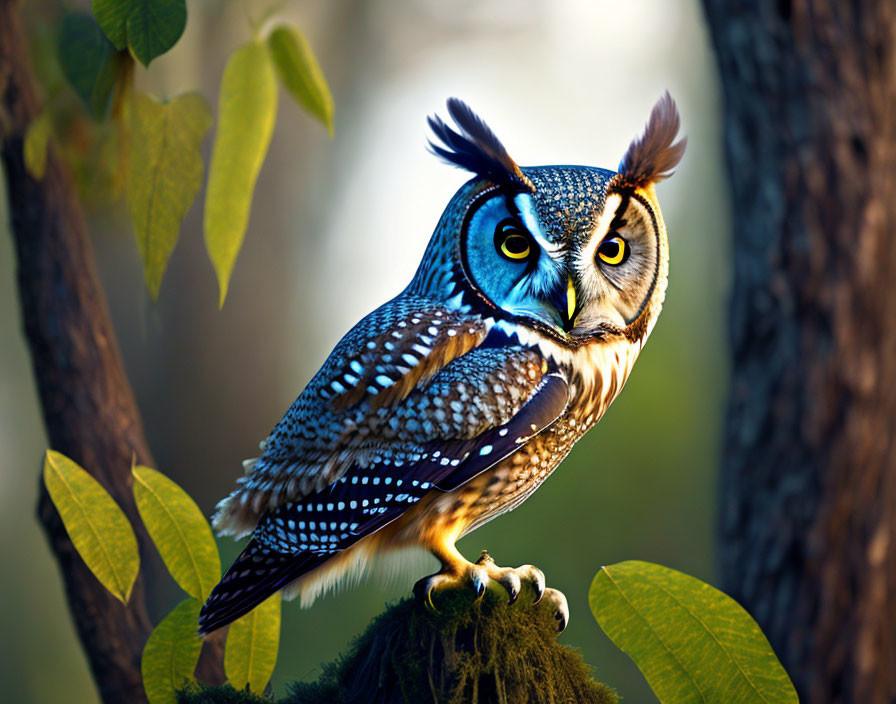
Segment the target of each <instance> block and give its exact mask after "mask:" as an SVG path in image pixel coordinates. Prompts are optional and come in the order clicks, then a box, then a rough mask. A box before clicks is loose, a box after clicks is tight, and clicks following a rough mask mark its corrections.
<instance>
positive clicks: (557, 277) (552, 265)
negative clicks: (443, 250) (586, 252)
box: [462, 191, 578, 335]
mask: <svg viewBox="0 0 896 704" xmlns="http://www.w3.org/2000/svg"><path fill="white" fill-rule="evenodd" d="M526 198H528V196H525V195H517V196H515V197H513V196H509V195H506V194H505V193H503V192H501V191H494V192H491V193H489V194H486V195H485V196H484V199H483V201H482V202H481V203H474V205H473V208H474V210H472V214H471V216H470V217H469V218H468V221H467V227H466V231H465V232H464V236H463V238H462V249H463V259H464V262H465V265H466V267H467V270H468V273H469V276H470V279H471V280H472V281H473V282H474V283H475V284H476V286H477V287H478V288H479V290H480V292H481V293H482V294H484V295H485V296H486V297H487V298H488V299H489V301H491V302H492V304H493V305H495V306H496V307H497V308H500V309H501V310H503V311H505V312H507V313H509V314H510V315H512V316H514V317H517V318H520V319H522V320H526V319H534V320H536V321H538V323H539V324H541V325H545V326H547V327H549V328H550V329H552V330H554V331H555V332H556V333H558V334H560V335H566V334H567V333H569V332H570V331H571V330H572V329H573V328H574V321H575V318H576V314H577V312H578V285H577V284H576V282H575V280H574V274H575V272H570V271H569V270H568V266H567V262H566V252H565V248H564V247H563V246H562V245H558V244H556V243H552V242H551V241H549V240H548V239H547V238H546V237H545V236H544V233H543V232H542V230H541V228H540V227H539V226H538V223H537V222H536V220H535V218H534V217H533V216H532V210H531V208H530V207H528V204H527V203H526V202H525V199H526Z"/></svg>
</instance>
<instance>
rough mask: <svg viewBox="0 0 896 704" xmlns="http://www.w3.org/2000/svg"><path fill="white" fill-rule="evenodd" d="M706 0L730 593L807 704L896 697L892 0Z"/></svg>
mask: <svg viewBox="0 0 896 704" xmlns="http://www.w3.org/2000/svg"><path fill="white" fill-rule="evenodd" d="M704 5H705V9H706V14H707V17H708V20H709V25H710V30H711V34H712V40H713V42H714V44H715V49H716V53H717V57H718V65H719V72H720V76H721V83H722V89H723V94H724V111H725V117H724V121H725V122H724V126H725V129H724V135H725V151H726V156H727V160H728V167H729V170H730V178H731V194H732V216H733V217H732V220H733V223H734V233H733V253H734V286H733V292H732V302H731V327H730V339H731V355H732V387H731V395H730V400H729V406H728V418H727V427H726V433H725V435H726V438H725V439H726V448H725V452H724V454H725V459H724V462H723V474H722V488H721V493H722V496H721V508H720V511H721V516H720V528H721V550H720V558H721V570H722V580H723V586H724V588H725V589H726V590H727V591H728V592H729V593H730V594H732V595H733V596H734V597H735V598H736V599H738V600H739V601H740V602H741V603H742V604H743V605H744V606H745V607H746V608H747V609H748V610H749V611H750V612H751V613H752V614H753V615H754V616H755V617H756V619H757V620H758V622H759V625H760V626H761V627H762V628H763V630H764V631H765V632H766V634H767V635H768V637H769V639H770V640H771V643H772V645H773V647H774V648H775V650H776V652H777V653H778V655H779V656H780V658H781V660H782V661H783V663H784V666H785V667H786V668H787V669H788V671H789V672H790V674H791V676H792V678H793V679H794V682H795V683H796V685H797V689H798V690H799V692H800V695H801V698H802V700H803V701H808V702H861V703H862V704H876V703H879V702H892V701H896V598H894V596H896V477H894V472H896V451H894V436H896V286H894V285H893V283H894V281H896V39H894V38H896V3H893V2H889V1H887V2H874V1H872V0H855V1H854V2H850V3H845V2H841V1H839V0H815V1H813V0H777V1H775V2H772V1H771V0H760V1H758V2H741V1H739V0H704Z"/></svg>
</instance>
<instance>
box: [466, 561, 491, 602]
mask: <svg viewBox="0 0 896 704" xmlns="http://www.w3.org/2000/svg"><path fill="white" fill-rule="evenodd" d="M470 581H471V582H473V589H474V591H475V592H476V600H477V601H479V599H481V598H482V595H483V594H485V588H486V587H487V586H488V583H489V582H490V581H491V579H490V578H489V576H488V572H487V571H486V570H485V569H483V568H482V567H479V566H474V567H473V569H472V570H470Z"/></svg>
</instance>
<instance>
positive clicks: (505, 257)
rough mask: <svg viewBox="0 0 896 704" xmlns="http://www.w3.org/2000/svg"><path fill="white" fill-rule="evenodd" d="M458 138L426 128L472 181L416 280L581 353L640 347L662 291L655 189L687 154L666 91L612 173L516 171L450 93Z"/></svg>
mask: <svg viewBox="0 0 896 704" xmlns="http://www.w3.org/2000/svg"><path fill="white" fill-rule="evenodd" d="M448 112H449V114H450V115H451V117H452V118H453V119H454V121H455V123H457V127H458V129H459V131H455V130H453V129H452V128H450V127H448V126H447V125H446V124H445V123H444V122H442V121H441V120H440V119H439V118H431V119H430V121H429V123H430V127H431V128H432V130H433V132H434V133H435V135H436V136H437V137H438V139H439V140H440V141H441V142H442V144H432V145H431V147H432V150H433V151H434V152H435V153H436V154H437V155H439V156H441V157H442V158H444V159H446V160H447V161H449V162H451V163H453V164H455V165H457V166H460V167H462V168H465V169H467V170H469V171H472V172H473V173H474V174H475V177H474V178H473V179H472V180H471V181H469V182H468V183H467V184H465V185H464V186H463V187H462V188H461V189H460V190H459V191H458V192H457V194H456V195H455V196H454V198H453V199H452V200H451V202H450V203H449V205H448V207H447V208H446V210H445V213H444V215H443V216H442V220H441V221H440V223H439V227H438V228H437V229H436V232H435V234H434V235H433V239H432V242H431V243H430V247H429V249H428V250H427V255H426V256H425V257H424V261H423V264H421V266H420V269H419V270H418V272H417V275H416V277H415V279H414V282H413V283H412V284H411V286H412V288H416V289H417V290H419V291H420V292H421V293H422V292H426V293H429V294H430V295H431V294H438V295H439V297H440V298H444V299H445V300H448V301H451V302H452V303H454V304H455V305H457V306H458V307H460V306H464V307H466V306H470V307H471V308H475V309H477V310H480V311H481V312H486V313H489V314H491V315H494V316H495V317H496V318H498V319H502V320H505V321H507V322H509V323H511V324H514V325H521V326H524V327H528V328H531V329H534V330H536V331H538V332H539V333H541V334H543V335H547V336H549V337H551V338H553V339H555V340H556V341H559V342H562V343H563V344H566V345H571V346H577V345H579V344H583V343H585V342H589V341H591V340H594V339H595V338H615V337H619V336H624V337H626V338H628V339H629V340H632V341H634V340H638V339H641V338H643V337H644V336H646V335H647V334H648V333H649V331H650V329H651V328H652V326H653V323H654V322H655V320H656V317H657V315H658V314H659V309H660V306H661V305H662V301H663V297H664V295H665V289H666V276H667V262H668V243H667V239H666V228H665V225H664V224H663V218H662V215H661V213H660V209H659V205H658V204H657V201H656V195H655V192H654V188H653V187H654V184H655V183H656V182H658V181H660V180H662V179H664V178H666V177H667V176H669V175H670V173H671V170H672V169H673V168H674V167H675V166H676V165H677V163H678V161H679V160H680V159H681V156H682V154H683V153H684V148H685V140H683V139H682V140H679V141H678V142H675V138H676V135H677V133H678V129H679V124H680V119H679V116H678V111H677V110H676V107H675V103H674V102H673V100H672V98H671V97H670V96H669V94H668V93H666V94H665V95H664V96H663V97H662V98H661V99H660V100H659V102H658V103H657V104H656V106H655V107H654V108H653V111H652V113H651V115H650V119H649V120H648V123H647V128H646V130H645V132H644V134H643V136H641V137H640V138H638V139H635V140H634V141H633V142H632V143H631V145H630V146H629V148H628V150H627V152H626V153H625V155H624V156H623V158H622V161H621V163H620V165H619V171H618V172H616V171H609V170H606V169H598V168H592V167H585V166H537V167H522V168H521V167H519V166H518V165H517V164H516V162H514V161H513V159H511V158H510V156H509V155H508V153H507V151H506V150H505V149H504V147H503V145H502V144H501V142H500V141H499V140H498V139H497V137H496V136H495V135H494V133H493V132H492V131H491V130H490V129H489V127H488V126H487V125H486V124H485V122H483V121H482V120H481V119H480V118H479V117H478V116H477V115H476V114H475V113H473V111H472V110H470V108H469V107H468V106H467V105H466V104H464V103H463V102H461V101H460V100H457V99H455V98H452V99H450V100H449V101H448Z"/></svg>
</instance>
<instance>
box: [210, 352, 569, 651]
mask: <svg viewBox="0 0 896 704" xmlns="http://www.w3.org/2000/svg"><path fill="white" fill-rule="evenodd" d="M486 382H487V383H486ZM458 386H460V387H462V388H461V389H460V390H458ZM466 387H475V388H476V389H479V391H472V390H471V389H468V390H465V388H466ZM511 388H513V389H515V390H516V391H515V392H511V391H510V389H511ZM452 394H454V395H453V396H452ZM464 394H466V395H467V397H468V398H467V401H466V403H467V406H466V407H468V408H479V407H480V404H483V403H487V402H488V401H489V400H491V401H492V402H494V400H495V399H498V400H497V402H495V407H494V408H493V409H492V410H493V411H494V412H495V413H497V414H498V416H496V417H499V416H500V417H501V418H503V419H504V420H503V422H500V423H497V424H493V425H490V426H488V427H485V428H484V429H482V430H481V432H479V433H478V434H476V435H474V436H470V437H458V436H457V433H455V432H448V433H441V435H440V434H439V433H436V434H435V436H433V434H432V433H431V432H430V433H429V436H428V438H427V433H426V430H425V429H424V428H423V425H422V424H423V422H425V421H419V418H421V417H423V416H426V417H431V418H435V417H436V412H435V411H438V410H442V409H444V408H447V409H449V410H450V411H451V415H452V416H454V415H457V416H459V417H458V418H449V417H448V415H447V414H445V415H444V419H445V420H444V421H443V423H446V424H447V425H446V426H444V427H442V428H440V430H446V429H448V430H449V431H450V429H451V424H452V423H455V422H457V423H461V422H462V417H463V415H464V412H463V409H464V408H465V406H463V405H460V406H459V405H457V404H458V403H459V402H458V401H457V398H458V397H460V396H462V395H464ZM437 398H440V399H445V400H444V401H443V405H441V406H435V405H434V404H433V402H434V400H435V399H437ZM514 399H517V400H516V401H514ZM568 400H569V387H568V384H567V381H566V379H565V377H564V376H563V375H562V373H560V372H558V371H550V370H548V369H546V365H545V364H544V363H543V362H542V361H541V360H540V359H538V358H537V356H536V355H535V353H534V352H532V351H531V350H527V349H523V348H519V347H516V348H490V349H479V350H473V351H471V352H470V353H468V354H467V355H465V356H464V357H463V358H460V359H457V360H456V361H455V362H453V363H450V364H448V365H446V367H445V369H444V370H443V371H442V372H441V373H440V374H438V375H437V376H436V378H435V379H434V380H433V383H432V385H430V387H428V388H427V389H423V390H418V391H416V392H413V393H411V394H409V395H408V397H407V398H406V400H405V402H404V403H403V404H399V406H398V407H396V411H398V412H400V411H402V410H405V411H407V408H408V407H411V408H417V409H419V408H421V407H422V408H423V411H424V413H423V415H421V414H419V413H417V414H415V417H416V418H417V419H418V422H420V423H421V427H420V431H421V433H422V434H420V435H418V439H417V440H409V439H397V438H396V439H395V440H394V441H393V442H391V443H387V442H380V443H379V445H378V449H377V450H376V451H375V454H373V455H371V456H370V457H369V458H368V459H367V461H366V462H364V463H363V464H360V463H356V464H353V465H352V466H351V467H350V468H349V469H348V471H346V472H345V473H344V475H343V476H342V477H340V478H339V479H338V480H337V481H336V482H334V483H333V484H331V485H329V486H327V487H326V488H324V489H322V490H320V491H316V492H314V493H312V494H310V495H308V496H305V497H303V498H302V499H300V500H298V501H292V502H288V503H285V504H283V505H281V506H279V507H278V508H276V509H275V510H273V511H270V512H269V513H267V514H265V515H264V516H263V517H262V519H261V521H260V522H259V524H258V527H257V528H256V530H255V534H254V537H253V539H252V541H251V542H250V543H249V545H248V546H247V547H246V549H245V550H244V551H243V553H242V554H241V555H240V556H239V558H237V561H236V562H235V563H234V564H233V566H232V567H231V568H230V569H229V570H228V571H227V573H226V574H225V575H224V578H223V579H222V580H221V583H220V584H219V585H218V586H216V587H215V589H214V590H213V592H212V595H211V597H210V598H209V601H208V603H207V604H206V606H205V607H204V608H203V611H202V615H201V617H200V624H201V630H202V631H203V632H206V633H207V632H210V631H212V630H214V629H215V628H218V627H220V626H222V625H224V624H226V623H229V622H230V621H232V620H234V619H236V618H239V616H240V615H242V614H244V613H246V612H247V611H249V610H250V609H251V608H253V607H254V606H255V605H256V604H258V603H260V602H261V601H262V600H264V599H265V598H267V596H269V595H270V594H272V593H274V592H275V591H277V590H279V589H282V588H283V587H285V586H286V585H288V584H289V583H290V582H292V581H294V580H295V579H297V578H298V577H300V576H302V575H303V574H306V573H307V572H310V571H311V570H313V569H314V568H316V567H318V566H320V565H322V564H323V563H324V562H326V561H327V560H328V559H330V558H331V557H333V556H335V555H336V554H337V553H339V552H341V551H342V550H345V549H346V548H348V547H351V546H352V545H354V544H355V543H356V542H358V541H359V540H361V539H362V538H364V537H365V536H367V535H370V534H372V533H374V532H375V531H377V530H379V529H381V528H383V527H384V526H385V525H387V524H388V523H390V522H392V521H394V520H395V519H396V518H398V517H399V516H400V515H401V514H403V513H404V512H405V511H407V510H408V509H409V508H410V507H411V506H412V505H413V504H415V503H416V502H417V501H419V500H420V499H422V498H423V496H425V495H426V494H428V493H429V492H431V491H451V490H453V489H455V488H456V487H458V486H460V485H461V484H463V483H464V482H466V481H468V480H469V479H471V478H473V477H474V476H476V475H477V474H479V473H480V472H482V471H485V470H486V469H488V468H489V467H491V466H493V465H495V464H496V463H497V462H499V461H501V460H502V459H504V458H506V457H508V456H509V455H511V454H512V453H514V452H516V450H518V449H519V448H520V447H522V445H523V444H525V443H526V442H527V441H528V440H530V439H531V438H532V437H534V436H535V435H537V434H538V433H540V432H542V431H543V430H544V429H545V428H547V427H548V426H550V425H551V424H552V423H553V422H554V421H555V420H556V419H557V418H558V417H559V416H560V415H561V414H562V413H563V411H564V410H565V409H566V406H567V403H568ZM502 404H503V405H504V408H503V409H499V408H498V407H499V406H501V405H502ZM457 408H460V409H461V410H455V409H457ZM427 409H434V410H433V411H432V412H431V413H428V414H427V413H425V411H426V410H427ZM502 413H503V414H504V415H501V414H502ZM406 420H407V419H406ZM433 429H435V427H434V428H433ZM405 437H408V436H407V435H406V436H405ZM424 438H427V439H424Z"/></svg>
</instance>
